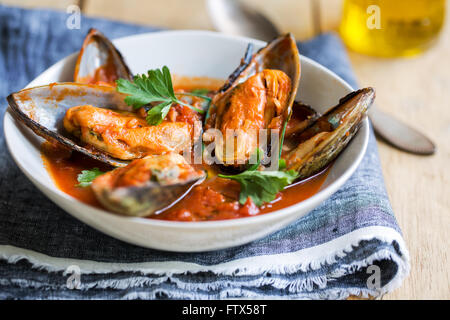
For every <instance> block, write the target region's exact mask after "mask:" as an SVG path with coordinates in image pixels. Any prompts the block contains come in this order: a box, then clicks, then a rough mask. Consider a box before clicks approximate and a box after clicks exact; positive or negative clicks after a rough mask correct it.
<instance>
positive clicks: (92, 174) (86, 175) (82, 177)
mask: <svg viewBox="0 0 450 320" xmlns="http://www.w3.org/2000/svg"><path fill="white" fill-rule="evenodd" d="M102 174H104V172H103V171H100V169H99V168H94V169H91V170H83V171H81V173H80V174H79V175H78V176H77V180H78V182H79V183H78V184H77V185H76V187H80V188H85V187H89V186H90V185H91V183H92V181H94V179H95V178H97V177H98V176H101V175H102Z"/></svg>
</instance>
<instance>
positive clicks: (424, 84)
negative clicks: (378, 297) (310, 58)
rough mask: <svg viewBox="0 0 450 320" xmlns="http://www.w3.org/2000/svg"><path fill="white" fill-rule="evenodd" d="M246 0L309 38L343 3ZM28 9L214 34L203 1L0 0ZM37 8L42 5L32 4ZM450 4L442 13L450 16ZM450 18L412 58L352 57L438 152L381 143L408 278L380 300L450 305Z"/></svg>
mask: <svg viewBox="0 0 450 320" xmlns="http://www.w3.org/2000/svg"><path fill="white" fill-rule="evenodd" d="M313 1H319V0H246V2H248V3H250V4H253V5H257V6H258V7H259V8H261V10H263V11H264V12H265V13H267V14H268V16H269V17H270V18H271V19H273V20H274V21H275V22H276V23H277V24H278V26H279V27H280V29H282V31H291V32H293V33H294V34H295V35H296V37H297V39H306V38H309V37H311V36H313V35H314V34H316V33H317V32H318V30H319V29H321V30H329V29H335V28H336V26H337V25H338V22H339V17H340V6H341V1H340V0H320V10H319V14H317V12H316V14H314V13H313V12H314V10H313V5H314V4H313ZM0 3H7V4H8V3H9V4H12V5H22V6H25V7H36V6H41V7H51V8H57V9H62V10H65V9H66V8H67V6H68V5H70V4H77V5H79V6H80V7H81V9H82V11H83V12H84V13H85V14H88V15H92V16H102V17H108V18H113V19H119V20H123V21H129V22H135V23H141V24H149V25H159V26H164V27H168V28H173V29H177V28H178V29H212V24H211V22H210V20H209V18H208V14H207V11H206V7H205V4H204V1H203V0H189V1H186V0H151V1H148V0H147V1H144V0H39V1H37V0H6V1H5V0H0ZM37 3H39V4H37ZM449 7H450V5H448V6H447V13H448V14H447V15H448V16H450V8H449ZM449 21H450V19H448V20H447V24H446V26H445V28H444V30H443V32H442V35H441V39H440V42H439V43H438V44H437V45H436V46H435V47H433V48H432V49H430V50H429V51H428V52H426V53H425V54H423V55H421V56H419V57H415V58H409V59H378V58H372V57H367V56H362V55H359V54H356V53H350V59H351V61H352V64H353V67H354V70H355V72H356V74H357V75H358V78H359V81H360V84H361V85H362V86H366V85H367V86H368V85H370V86H373V87H375V88H376V89H377V105H378V107H379V108H380V109H383V110H385V111H387V112H389V113H391V114H393V115H395V116H397V117H399V118H401V119H403V120H404V121H406V122H408V123H410V124H411V125H413V126H415V127H416V128H418V129H420V130H422V131H424V132H426V133H427V135H429V136H430V137H431V138H432V139H433V140H434V141H435V142H436V143H437V146H438V151H437V153H436V154H435V155H434V156H431V157H418V156H413V155H410V154H407V153H404V152H401V151H398V150H396V149H393V148H391V147H390V146H388V145H386V144H385V143H383V142H379V143H378V146H379V150H380V156H381V162H382V166H383V173H384V176H385V180H386V187H387V190H388V193H389V197H390V200H391V203H392V206H393V208H394V211H395V214H396V217H397V219H398V221H399V223H400V226H401V228H402V230H403V233H404V236H405V240H406V242H407V244H408V247H409V250H410V255H411V265H412V269H411V274H410V276H409V277H408V278H407V279H406V281H405V282H404V284H403V285H402V287H401V288H399V289H397V290H395V291H394V292H392V293H390V294H388V295H386V296H385V297H384V299H450V276H449V274H450V272H449V270H450V266H449V250H448V248H449V245H450V241H449V234H448V233H447V232H449V231H450V230H449V226H450V190H449V189H450V170H449V168H448V167H447V165H449V164H450V163H449V160H450V23H449Z"/></svg>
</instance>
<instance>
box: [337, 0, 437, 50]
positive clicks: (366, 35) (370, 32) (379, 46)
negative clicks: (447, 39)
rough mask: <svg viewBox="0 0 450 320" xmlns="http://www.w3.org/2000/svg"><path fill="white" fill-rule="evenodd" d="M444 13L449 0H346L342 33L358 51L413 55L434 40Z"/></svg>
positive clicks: (344, 38)
mask: <svg viewBox="0 0 450 320" xmlns="http://www.w3.org/2000/svg"><path fill="white" fill-rule="evenodd" d="M444 16H445V0H345V2H344V8H343V17H342V21H341V25H340V34H341V36H342V38H343V40H344V42H345V43H346V44H347V46H348V47H349V48H350V49H352V50H354V51H356V52H360V53H364V54H369V55H374V56H382V57H396V56H412V55H416V54H419V53H421V52H423V51H424V50H426V49H427V48H428V47H430V46H431V45H432V44H433V42H434V41H435V40H436V39H437V36H438V34H439V31H440V30H441V28H442V25H443V23H444Z"/></svg>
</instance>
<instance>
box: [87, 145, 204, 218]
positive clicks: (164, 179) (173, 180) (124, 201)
mask: <svg viewBox="0 0 450 320" xmlns="http://www.w3.org/2000/svg"><path fill="white" fill-rule="evenodd" d="M180 165H181V166H182V167H183V168H182V169H180V167H179V166H180ZM139 167H140V168H139ZM127 175H128V176H130V175H132V178H131V184H130V185H128V184H126V185H124V183H123V181H124V180H125V181H128V182H129V181H130V178H129V177H126V176H127ZM142 176H144V177H146V178H145V179H148V180H146V181H144V182H142V181H141V180H140V177H142ZM205 178H206V173H205V172H204V171H203V170H195V169H194V168H193V167H191V166H189V165H188V164H187V162H185V160H184V158H183V156H181V155H179V154H166V155H154V156H148V157H145V158H142V159H137V160H134V161H133V162H132V163H130V165H129V166H127V167H125V168H117V169H115V170H112V171H110V172H107V173H106V174H103V175H101V176H99V177H97V178H96V179H95V180H94V181H93V182H92V185H91V187H92V190H93V191H94V194H95V196H96V198H97V199H98V200H99V201H100V202H101V204H102V205H103V206H104V207H105V208H107V209H109V210H111V211H113V212H116V213H119V214H123V215H128V216H135V217H144V216H149V215H151V214H154V213H157V212H158V211H161V210H163V209H167V208H168V207H171V206H172V205H174V204H175V203H176V202H178V201H179V200H181V199H182V198H183V197H184V196H185V195H187V194H188V193H189V191H190V190H191V189H192V188H193V187H194V186H196V185H198V184H200V183H202V182H203V181H204V180H205ZM136 179H137V180H138V182H136Z"/></svg>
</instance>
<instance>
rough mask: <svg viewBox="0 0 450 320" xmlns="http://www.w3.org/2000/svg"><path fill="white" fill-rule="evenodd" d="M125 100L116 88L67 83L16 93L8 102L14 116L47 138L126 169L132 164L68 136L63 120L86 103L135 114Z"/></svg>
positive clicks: (10, 96) (9, 97)
mask: <svg viewBox="0 0 450 320" xmlns="http://www.w3.org/2000/svg"><path fill="white" fill-rule="evenodd" d="M124 97H125V96H124V95H123V94H121V93H118V92H117V91H116V90H115V88H113V87H109V86H98V85H87V84H79V83H71V82H65V83H54V84H50V85H46V86H40V87H34V88H29V89H24V90H21V91H19V92H15V93H12V94H11V95H9V96H8V98H7V100H8V103H9V105H10V107H11V109H12V111H13V113H12V114H13V115H14V117H15V118H16V119H17V120H18V121H20V122H22V123H23V124H25V125H26V126H27V127H29V128H30V129H32V130H33V131H34V132H35V133H36V134H38V135H39V136H41V137H43V138H44V139H47V140H49V141H52V142H59V143H61V144H63V145H64V146H66V147H68V148H70V149H71V150H75V151H79V152H82V153H84V154H86V155H88V156H90V157H92V158H94V159H96V160H100V161H102V162H105V163H107V164H110V165H113V166H116V167H123V166H125V165H127V164H128V163H129V162H128V161H121V160H118V159H115V158H112V157H111V156H109V155H107V154H105V153H103V152H101V151H99V150H96V149H94V148H93V147H88V146H84V145H83V143H81V142H80V141H78V140H77V139H76V138H74V137H72V136H70V135H68V134H66V133H65V130H64V127H63V118H64V115H65V114H66V111H67V110H68V109H69V108H71V107H75V106H80V105H86V104H90V105H94V106H96V107H99V108H109V109H115V110H125V111H132V108H131V107H130V106H128V105H127V104H126V103H125V102H124Z"/></svg>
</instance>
